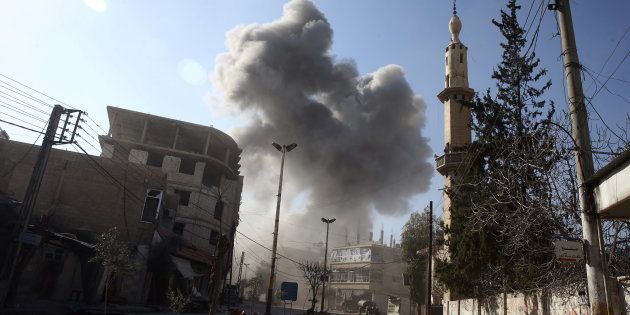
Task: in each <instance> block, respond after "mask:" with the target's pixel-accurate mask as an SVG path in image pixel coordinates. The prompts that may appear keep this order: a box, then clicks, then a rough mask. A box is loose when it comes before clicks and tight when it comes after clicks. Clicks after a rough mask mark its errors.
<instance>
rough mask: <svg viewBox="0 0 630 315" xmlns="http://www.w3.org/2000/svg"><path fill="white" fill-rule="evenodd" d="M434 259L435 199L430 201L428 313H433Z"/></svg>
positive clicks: (428, 314)
mask: <svg viewBox="0 0 630 315" xmlns="http://www.w3.org/2000/svg"><path fill="white" fill-rule="evenodd" d="M432 259H433V201H429V252H428V253H427V315H430V314H431V289H432V286H431V284H432V283H431V282H432V281H431V265H432V261H431V260H432Z"/></svg>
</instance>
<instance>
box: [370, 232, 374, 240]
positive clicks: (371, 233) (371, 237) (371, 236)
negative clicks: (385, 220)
mask: <svg viewBox="0 0 630 315" xmlns="http://www.w3.org/2000/svg"><path fill="white" fill-rule="evenodd" d="M373 237H374V233H373V232H372V231H370V243H372V241H373Z"/></svg>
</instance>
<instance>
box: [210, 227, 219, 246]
mask: <svg viewBox="0 0 630 315" xmlns="http://www.w3.org/2000/svg"><path fill="white" fill-rule="evenodd" d="M217 244H219V232H217V231H215V230H212V231H210V245H217Z"/></svg>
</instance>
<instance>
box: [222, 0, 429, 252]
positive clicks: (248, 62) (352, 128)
mask: <svg viewBox="0 0 630 315" xmlns="http://www.w3.org/2000/svg"><path fill="white" fill-rule="evenodd" d="M332 36H333V31H332V29H331V26H330V24H329V23H328V21H327V20H326V18H325V16H324V15H323V14H322V13H321V12H320V11H319V10H318V9H317V8H316V7H315V5H314V4H313V3H311V2H310V1H306V0H295V1H291V2H289V3H287V4H286V5H285V6H284V13H283V15H282V17H281V18H280V19H278V20H276V21H273V22H271V23H268V24H262V25H259V24H252V25H247V26H239V27H236V28H235V29H233V30H232V31H230V32H229V33H228V35H227V45H228V49H229V51H228V52H227V53H224V54H222V55H220V56H219V57H218V59H217V66H216V68H215V81H216V83H217V86H218V87H219V89H220V91H221V92H222V93H223V96H224V97H225V99H226V101H227V102H229V103H230V104H235V106H238V108H239V110H240V111H244V112H250V113H253V115H252V117H254V118H253V119H252V120H251V121H250V122H249V124H248V125H247V126H246V127H244V128H240V129H238V130H236V132H235V133H234V136H235V137H236V138H237V141H238V142H239V145H240V146H241V147H242V148H243V149H244V151H243V161H242V163H241V164H243V167H244V174H245V176H246V184H247V183H248V184H249V185H246V187H245V189H256V190H258V191H259V192H260V194H258V195H257V196H266V198H269V199H271V198H275V196H273V195H274V193H272V192H273V191H274V189H275V188H276V185H277V176H278V175H277V174H278V173H277V170H278V168H279V164H280V153H279V152H277V151H276V150H275V149H274V148H273V147H272V146H271V142H273V141H275V142H278V143H286V144H289V143H291V142H296V143H297V144H298V145H299V146H298V148H297V149H295V150H294V151H292V152H290V153H288V154H287V163H288V165H290V167H287V168H286V171H287V173H285V180H286V181H287V189H288V190H285V193H284V194H283V195H284V196H286V197H291V196H288V193H289V192H290V193H291V194H293V197H295V196H296V195H297V194H298V193H305V194H306V195H305V196H307V197H306V199H305V203H306V211H305V212H303V213H301V214H300V215H299V216H298V217H299V220H302V221H303V222H307V221H310V222H313V220H316V221H319V218H320V217H322V216H335V217H337V219H338V220H341V223H342V224H343V223H344V222H345V223H346V224H347V226H349V227H350V229H351V230H353V231H356V225H357V223H356V222H357V221H358V220H360V221H361V225H363V226H364V227H365V226H369V227H371V219H370V209H371V208H374V209H376V211H377V212H379V213H381V214H387V215H401V214H404V213H407V212H408V211H409V210H410V209H409V205H408V200H409V198H410V197H412V196H414V195H416V194H418V193H420V192H424V191H426V190H427V189H428V188H429V184H430V178H431V175H432V172H433V168H432V164H431V163H429V162H428V158H429V157H430V156H431V153H432V151H431V149H430V147H429V145H428V139H426V138H424V137H422V135H421V133H420V130H421V128H422V127H423V126H424V124H425V119H426V117H425V109H426V106H425V104H424V102H423V101H422V99H421V98H420V97H419V96H417V95H414V93H413V91H412V90H411V88H410V87H409V84H408V83H407V81H406V79H405V76H404V73H403V69H402V68H401V67H399V66H396V65H387V66H384V67H382V68H380V69H378V70H376V71H375V72H374V73H371V74H368V75H364V76H361V75H359V74H358V73H357V69H356V66H355V64H354V62H353V61H351V60H338V59H336V58H335V57H334V56H333V55H331V53H330V47H331V44H332ZM271 170H273V171H271ZM245 193H247V191H245ZM250 193H251V192H250ZM285 200H286V199H285ZM245 202H246V205H247V201H245ZM284 202H285V201H284V200H283V205H287V204H286V203H284ZM270 210H271V209H270ZM311 224H312V223H311ZM320 224H321V223H320ZM296 225H297V226H299V222H298V223H296ZM337 226H338V227H340V225H339V224H337ZM318 227H319V226H318ZM368 231H369V230H368V229H367V228H366V229H363V231H362V232H361V233H362V235H363V237H362V238H363V239H366V238H367V232H368ZM376 234H377V233H375V235H376ZM350 239H353V240H354V239H356V232H351V234H350Z"/></svg>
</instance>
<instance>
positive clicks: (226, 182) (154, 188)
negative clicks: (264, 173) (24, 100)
mask: <svg viewBox="0 0 630 315" xmlns="http://www.w3.org/2000/svg"><path fill="white" fill-rule="evenodd" d="M107 110H108V114H109V119H110V131H109V133H108V134H107V135H101V136H99V137H98V140H99V142H100V146H101V156H91V155H87V154H84V153H78V152H71V151H64V150H58V149H53V150H52V152H51V155H50V159H49V162H48V164H47V168H46V172H45V175H44V178H43V181H42V185H41V189H40V191H39V195H38V198H37V204H36V207H35V210H34V213H33V215H32V218H31V224H32V227H31V228H29V233H30V234H32V235H35V236H40V237H41V241H38V242H36V243H34V244H29V245H25V248H26V249H28V250H25V251H23V252H24V253H28V256H26V255H24V262H25V263H24V264H21V265H23V266H24V267H25V268H24V273H23V274H22V275H21V276H20V281H19V290H18V291H17V292H18V294H17V299H16V301H17V302H22V303H23V302H27V301H33V300H35V299H50V300H57V301H68V300H76V301H85V302H98V300H100V298H101V297H102V294H101V292H102V290H103V283H104V282H103V279H104V277H103V275H104V274H105V271H104V270H103V269H102V268H101V267H100V265H99V264H98V263H96V262H91V261H90V258H91V257H92V256H93V250H94V244H95V242H96V236H98V235H99V234H101V233H102V232H105V231H107V230H109V229H111V228H113V227H116V228H117V229H118V230H119V231H120V232H121V235H122V237H123V238H124V240H125V241H126V242H127V244H128V246H129V248H130V250H131V252H132V254H133V257H132V259H133V260H134V262H135V265H136V266H137V268H136V270H135V271H134V273H133V274H131V275H128V276H125V277H118V278H117V279H115V284H114V285H112V287H110V294H111V296H112V298H119V299H121V300H120V301H124V302H126V303H132V304H143V303H150V304H163V303H165V302H166V298H165V294H166V292H167V291H168V289H169V288H174V287H177V288H180V289H183V290H186V291H187V292H188V293H189V294H191V295H193V296H194V297H195V298H199V299H206V300H207V299H208V294H209V288H210V278H211V272H212V270H213V264H216V263H217V262H216V261H215V260H214V257H216V254H217V252H216V244H217V241H218V237H219V235H224V236H225V237H227V238H228V240H229V242H230V243H231V244H233V239H234V232H235V229H236V226H237V224H238V210H239V205H240V194H241V189H242V183H243V177H242V176H240V174H239V171H238V170H239V167H240V165H239V164H238V162H239V155H240V152H241V150H240V149H239V148H238V146H237V145H236V142H234V140H232V138H230V137H229V136H227V135H226V134H224V133H223V132H221V131H219V130H216V129H214V128H211V127H206V126H201V125H196V124H191V123H187V122H183V121H177V120H173V119H168V118H164V117H158V116H154V115H148V114H143V113H138V112H133V111H129V110H125V109H121V108H115V107H108V108H107ZM80 143H82V142H81V141H80ZM38 151H39V147H38V146H36V145H31V144H27V143H20V142H16V141H10V140H4V139H0V173H1V174H3V177H2V178H0V197H1V198H0V199H2V200H13V201H11V202H4V201H3V202H2V203H1V204H0V205H1V206H2V209H1V210H2V213H0V217H2V218H5V219H6V220H3V222H0V225H2V229H1V230H2V231H5V230H6V231H11V230H13V228H12V227H13V226H15V224H17V223H18V215H17V213H18V212H19V201H20V200H22V199H23V198H24V192H25V190H26V187H27V185H28V182H29V179H30V176H31V173H32V170H33V165H34V164H35V161H36V158H37V155H38ZM8 205H13V206H11V207H9V206H8ZM0 234H1V235H0V242H1V241H2V240H4V241H5V242H4V243H7V242H11V240H12V238H11V235H8V234H7V235H4V234H2V233H0ZM5 234H6V233H5ZM9 234H10V233H9ZM4 243H2V244H0V248H4V247H3V246H4V245H7V244H4ZM7 246H9V247H10V246H11V245H10V244H8V245H7ZM4 256H7V255H6V253H5V252H3V253H0V259H2V261H0V263H2V262H3V261H6V260H7V259H6V258H7V257H4ZM230 261H232V259H226V262H230ZM224 270H228V268H224ZM41 279H44V280H45V281H44V280H41ZM0 280H1V279H0ZM0 282H1V281H0ZM42 282H43V283H44V284H43V285H42V284H41V283H42ZM0 284H1V283H0ZM34 287H37V288H38V289H33V288H34Z"/></svg>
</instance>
